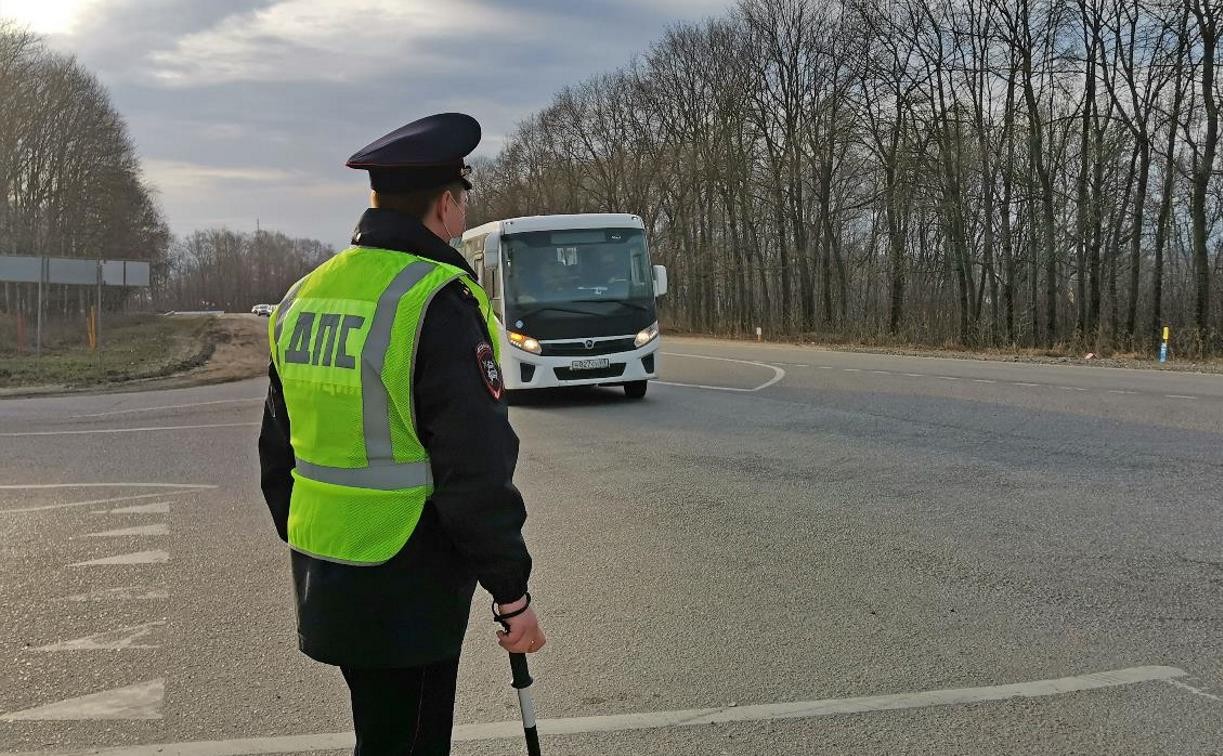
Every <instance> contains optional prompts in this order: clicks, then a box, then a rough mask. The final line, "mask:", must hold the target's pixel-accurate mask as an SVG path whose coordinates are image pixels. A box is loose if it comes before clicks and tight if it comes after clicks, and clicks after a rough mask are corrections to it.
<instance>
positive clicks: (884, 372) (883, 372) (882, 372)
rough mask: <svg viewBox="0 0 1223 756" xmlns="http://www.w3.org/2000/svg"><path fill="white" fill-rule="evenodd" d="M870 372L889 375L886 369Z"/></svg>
mask: <svg viewBox="0 0 1223 756" xmlns="http://www.w3.org/2000/svg"><path fill="white" fill-rule="evenodd" d="M871 372H872V373H874V374H875V375H891V373H890V372H888V371H887V370H872V371H871Z"/></svg>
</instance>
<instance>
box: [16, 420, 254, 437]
mask: <svg viewBox="0 0 1223 756" xmlns="http://www.w3.org/2000/svg"><path fill="white" fill-rule="evenodd" d="M258 425H260V423H212V424H210V425H161V426H155V427H148V428H94V429H91V430H61V431H21V432H19V433H0V438H26V437H30V436H92V435H98V434H107V433H156V432H159V431H185V430H214V429H219V428H251V427H255V426H258Z"/></svg>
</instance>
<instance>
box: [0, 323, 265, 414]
mask: <svg viewBox="0 0 1223 756" xmlns="http://www.w3.org/2000/svg"><path fill="white" fill-rule="evenodd" d="M102 325H103V331H102V346H101V348H100V349H98V350H97V351H96V352H93V351H90V350H89V348H88V346H87V345H86V344H85V343H84V328H83V327H74V326H73V325H72V324H58V325H54V326H48V327H47V329H46V334H45V339H44V348H43V354H42V356H41V357H35V356H34V355H33V354H31V353H29V352H26V353H20V352H18V350H17V344H16V335H15V334H16V327H15V324H14V323H13V321H12V319H11V318H8V319H5V318H0V393H3V394H7V395H14V394H31V393H56V392H62V391H74V390H81V389H88V390H108V389H111V390H115V389H123V388H128V387H132V386H133V385H140V386H145V385H148V386H150V387H155V388H170V387H179V386H189V385H201V384H207V383H224V382H227V381H236V380H243V379H246V378H254V377H258V376H261V375H264V374H266V371H267V320H266V319H264V318H257V317H255V316H253V315H221V316H216V317H192V316H159V315H131V316H110V317H108V318H105V319H104V320H103V324H102Z"/></svg>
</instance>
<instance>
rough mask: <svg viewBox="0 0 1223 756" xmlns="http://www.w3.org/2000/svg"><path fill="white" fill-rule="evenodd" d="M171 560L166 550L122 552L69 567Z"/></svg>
mask: <svg viewBox="0 0 1223 756" xmlns="http://www.w3.org/2000/svg"><path fill="white" fill-rule="evenodd" d="M168 561H170V555H169V554H168V553H166V552H164V551H160V550H154V551H137V552H136V553H134V554H120V555H119V556H113V557H106V558H105V559H94V560H91V561H88V562H77V563H76V564H70V565H68V566H69V567H108V566H110V565H116V564H164V563H165V562H168Z"/></svg>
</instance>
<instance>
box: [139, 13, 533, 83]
mask: <svg viewBox="0 0 1223 756" xmlns="http://www.w3.org/2000/svg"><path fill="white" fill-rule="evenodd" d="M523 20H524V19H523V18H522V17H521V16H520V15H516V14H513V13H510V12H508V11H503V10H499V9H496V8H490V7H488V6H482V5H479V4H477V3H475V2H472V1H471V0H448V2H446V3H444V4H443V3H423V2H403V1H402V0H399V1H396V0H348V1H347V2H344V3H336V2H333V1H332V0H281V1H280V2H276V3H274V4H272V5H270V6H267V7H265V8H260V9H257V10H254V11H251V12H246V13H238V14H234V15H231V16H228V17H226V18H224V19H222V20H221V21H220V22H219V23H218V24H216V25H215V26H213V27H211V28H209V29H206V30H203V31H199V32H196V33H193V34H189V35H187V36H185V37H182V38H180V39H178V40H177V42H176V43H175V44H174V45H173V46H172V47H171V48H170V49H167V50H160V51H156V52H153V53H152V54H151V55H150V56H149V60H150V62H151V63H152V75H153V76H154V77H155V78H156V79H157V80H158V81H159V82H161V83H163V84H166V85H169V86H176V87H191V86H201V85H205V86H216V85H218V84H225V83H230V82H241V81H261V82H278V81H333V82H353V81H361V80H364V79H367V78H369V77H370V76H375V75H378V74H380V73H382V72H385V71H386V70H387V69H388V68H389V67H393V68H398V69H401V70H402V69H410V68H412V67H422V68H435V67H444V66H445V65H447V64H450V65H455V66H456V67H457V66H458V65H460V64H461V62H462V60H463V57H462V56H461V55H457V54H455V53H456V49H458V48H456V47H453V46H449V45H447V44H445V42H446V41H447V40H450V41H455V42H459V41H462V40H464V39H466V40H470V39H471V38H472V37H473V36H478V35H481V34H488V33H491V32H493V31H494V30H495V31H498V32H501V33H513V32H514V31H515V30H516V28H517V27H518V26H519V25H520V24H521V23H522V21H523Z"/></svg>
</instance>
